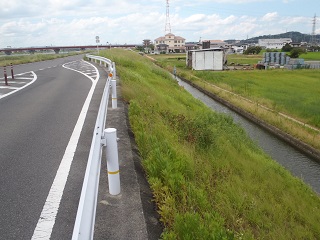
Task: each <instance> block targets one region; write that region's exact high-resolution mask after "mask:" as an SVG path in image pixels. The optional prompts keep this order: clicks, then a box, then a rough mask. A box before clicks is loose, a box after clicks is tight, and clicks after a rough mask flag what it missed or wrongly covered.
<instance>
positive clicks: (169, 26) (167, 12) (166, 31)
mask: <svg viewBox="0 0 320 240" xmlns="http://www.w3.org/2000/svg"><path fill="white" fill-rule="evenodd" d="M166 1H167V7H166V26H165V29H164V31H165V34H167V33H171V25H170V14H169V0H166Z"/></svg>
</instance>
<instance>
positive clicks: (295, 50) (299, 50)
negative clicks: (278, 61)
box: [290, 48, 305, 58]
mask: <svg viewBox="0 0 320 240" xmlns="http://www.w3.org/2000/svg"><path fill="white" fill-rule="evenodd" d="M304 52H305V50H304V49H302V48H292V50H291V51H290V57H291V58H298V57H299V56H300V55H301V54H302V53H304Z"/></svg>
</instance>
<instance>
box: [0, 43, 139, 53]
mask: <svg viewBox="0 0 320 240" xmlns="http://www.w3.org/2000/svg"><path fill="white" fill-rule="evenodd" d="M141 45H142V44H140V45H139V44H116V45H111V44H108V45H98V47H99V49H108V48H135V47H137V46H141ZM96 48H97V45H84V46H80V45H79V46H44V47H25V48H0V52H4V53H5V54H6V55H11V54H12V53H13V52H29V53H35V52H36V51H45V50H52V51H54V52H55V53H57V54H58V53H59V52H60V50H71V49H73V50H76V49H79V50H81V51H84V50H86V49H96Z"/></svg>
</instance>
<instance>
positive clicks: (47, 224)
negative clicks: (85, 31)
mask: <svg viewBox="0 0 320 240" xmlns="http://www.w3.org/2000/svg"><path fill="white" fill-rule="evenodd" d="M66 64H68V63H66ZM66 64H63V65H62V67H64V68H66V69H70V70H72V71H76V72H79V73H81V74H83V75H85V76H86V77H87V78H89V79H90V80H91V81H92V86H91V89H90V91H89V94H88V96H87V98H86V101H85V103H84V104H83V107H82V110H81V113H80V116H79V118H78V121H77V123H76V126H75V127H74V130H73V133H72V135H71V137H70V140H69V143H68V146H67V148H66V150H65V153H64V156H63V158H62V160H61V163H60V166H59V169H58V171H57V174H56V176H55V179H54V181H53V184H52V186H51V189H50V191H49V194H48V197H47V200H46V202H45V204H44V206H43V209H42V212H41V215H40V218H39V220H38V224H37V226H36V228H35V230H34V232H33V236H32V240H36V239H41V240H44V239H50V236H51V233H52V229H53V226H54V224H55V221H56V216H57V213H58V210H59V206H60V202H61V198H62V194H63V191H64V188H65V185H66V182H67V179H68V175H69V171H70V167H71V164H72V161H73V157H74V154H75V151H76V148H77V145H78V141H79V138H80V133H81V130H82V127H83V124H84V121H85V118H86V115H87V112H88V109H89V105H90V102H91V99H92V96H93V92H94V89H95V87H96V85H97V82H98V81H97V80H98V79H99V77H100V75H99V71H98V69H97V68H96V67H95V66H93V65H92V64H90V63H88V64H90V65H91V66H93V67H94V68H95V69H96V71H97V74H98V75H97V78H96V79H93V78H91V77H90V76H88V75H86V74H84V73H82V72H80V71H77V70H75V69H72V68H69V67H67V66H66ZM69 64H70V63H69Z"/></svg>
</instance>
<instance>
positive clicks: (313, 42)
mask: <svg viewBox="0 0 320 240" xmlns="http://www.w3.org/2000/svg"><path fill="white" fill-rule="evenodd" d="M316 19H317V16H316V14H314V18H313V20H312V33H311V44H312V45H316V39H315V36H316Z"/></svg>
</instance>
